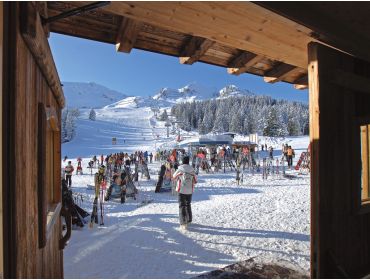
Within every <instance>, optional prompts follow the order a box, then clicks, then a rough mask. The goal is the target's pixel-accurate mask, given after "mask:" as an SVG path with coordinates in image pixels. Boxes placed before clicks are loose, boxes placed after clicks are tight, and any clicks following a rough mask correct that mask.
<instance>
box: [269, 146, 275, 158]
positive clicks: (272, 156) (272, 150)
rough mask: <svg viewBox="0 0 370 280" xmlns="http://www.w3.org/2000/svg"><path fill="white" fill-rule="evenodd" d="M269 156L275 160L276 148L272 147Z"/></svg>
mask: <svg viewBox="0 0 370 280" xmlns="http://www.w3.org/2000/svg"><path fill="white" fill-rule="evenodd" d="M269 155H270V159H274V148H273V147H270V150H269Z"/></svg>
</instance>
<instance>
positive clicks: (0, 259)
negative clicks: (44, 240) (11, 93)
mask: <svg viewBox="0 0 370 280" xmlns="http://www.w3.org/2000/svg"><path fill="white" fill-rule="evenodd" d="M3 19H4V18H3V2H0V131H3V117H2V116H3V111H2V108H3V50H4V44H3V34H4V32H3ZM2 145H3V143H2V135H1V136H0V159H1V158H2V157H3V149H2V147H3V146H2ZM3 244H4V241H3V167H2V161H0V278H4V256H3V252H4V245H3Z"/></svg>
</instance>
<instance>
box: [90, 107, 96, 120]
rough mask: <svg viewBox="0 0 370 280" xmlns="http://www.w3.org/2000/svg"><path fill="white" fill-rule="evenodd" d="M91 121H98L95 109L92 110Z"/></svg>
mask: <svg viewBox="0 0 370 280" xmlns="http://www.w3.org/2000/svg"><path fill="white" fill-rule="evenodd" d="M89 119H90V120H92V121H95V120H96V113H95V110H94V109H91V110H90V114H89Z"/></svg>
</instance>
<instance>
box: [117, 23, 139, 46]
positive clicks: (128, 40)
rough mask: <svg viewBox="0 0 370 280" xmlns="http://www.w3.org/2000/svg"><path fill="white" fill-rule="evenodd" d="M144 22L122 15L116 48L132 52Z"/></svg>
mask: <svg viewBox="0 0 370 280" xmlns="http://www.w3.org/2000/svg"><path fill="white" fill-rule="evenodd" d="M142 25H143V24H142V22H140V21H137V20H133V19H129V18H127V17H122V22H121V25H120V28H119V29H118V32H117V39H116V50H117V51H118V52H125V53H130V52H131V50H132V48H133V47H134V45H135V42H136V39H137V35H138V34H139V32H140V30H141V27H142Z"/></svg>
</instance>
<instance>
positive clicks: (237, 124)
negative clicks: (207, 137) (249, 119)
mask: <svg viewBox="0 0 370 280" xmlns="http://www.w3.org/2000/svg"><path fill="white" fill-rule="evenodd" d="M230 131H232V132H236V133H240V134H242V133H243V120H242V118H241V114H240V113H239V112H238V111H236V112H235V113H234V114H233V115H232V117H231V122H230Z"/></svg>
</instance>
